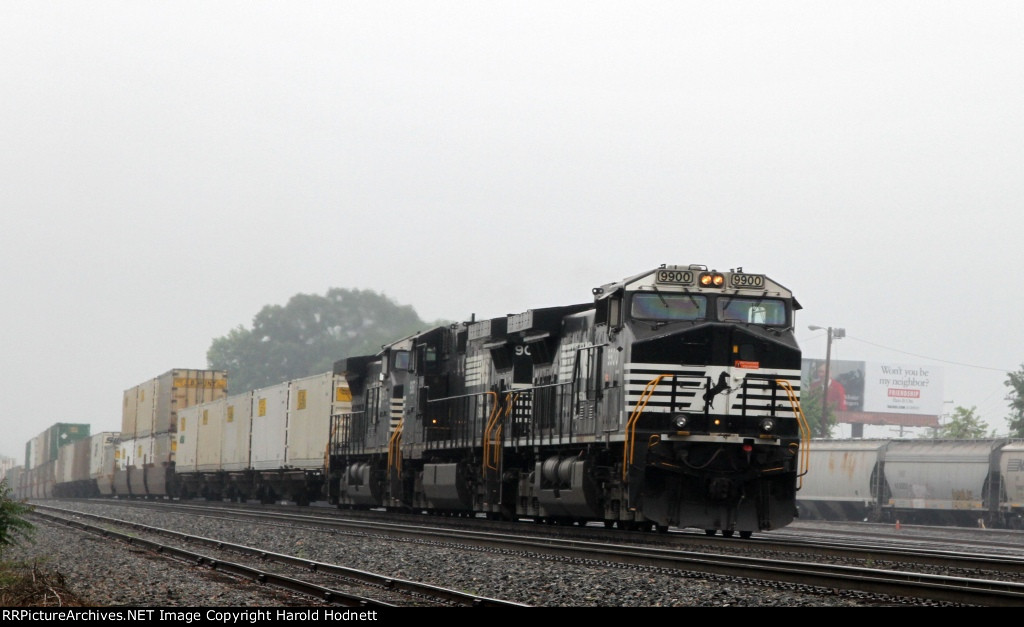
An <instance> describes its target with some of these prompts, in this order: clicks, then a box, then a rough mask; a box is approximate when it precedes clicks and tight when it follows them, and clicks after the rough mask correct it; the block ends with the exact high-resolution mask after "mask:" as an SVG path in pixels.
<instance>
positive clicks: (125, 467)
mask: <svg viewBox="0 0 1024 627" xmlns="http://www.w3.org/2000/svg"><path fill="white" fill-rule="evenodd" d="M227 390H228V378H227V373H226V372H224V371H223V370H197V369H191V368H175V369H173V370H168V371H167V372H165V373H164V374H162V375H159V376H157V377H154V378H152V379H149V380H148V381H144V382H143V383H141V384H139V385H137V386H135V387H133V388H131V389H128V390H125V392H124V408H123V413H122V419H121V427H122V431H121V438H122V440H124V441H125V442H128V441H132V446H122V447H121V448H120V450H119V459H118V466H117V470H116V471H115V481H114V483H115V486H119V487H120V486H126V487H127V489H128V490H129V491H130V494H132V495H135V496H174V492H175V489H176V487H175V485H174V464H175V453H176V450H177V446H178V437H177V432H178V422H179V420H178V413H179V412H180V411H182V410H183V409H186V408H188V407H192V406H195V405H201V404H203V403H208V402H212V401H215V400H219V399H223V398H226V397H227ZM118 493H120V489H119V491H118Z"/></svg>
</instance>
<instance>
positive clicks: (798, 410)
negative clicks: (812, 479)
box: [775, 379, 811, 490]
mask: <svg viewBox="0 0 1024 627" xmlns="http://www.w3.org/2000/svg"><path fill="white" fill-rule="evenodd" d="M775 383H776V384H777V385H778V386H779V387H780V388H782V389H783V390H784V391H785V392H786V396H788V397H789V404H790V405H792V406H793V413H794V414H796V420H797V424H798V425H799V426H800V439H801V440H803V443H802V446H801V447H800V467H799V469H798V470H797V477H798V479H799V481H798V483H797V488H796V489H797V490H799V489H800V488H802V487H803V485H804V475H805V474H807V467H808V465H809V463H810V462H809V459H810V458H809V455H810V453H811V451H810V448H811V427H810V426H809V425H808V424H807V417H806V416H804V410H803V408H802V407H800V399H798V398H797V397H796V392H795V391H794V390H793V386H792V385H791V384H790V383H789V381H786V380H785V379H776V380H775Z"/></svg>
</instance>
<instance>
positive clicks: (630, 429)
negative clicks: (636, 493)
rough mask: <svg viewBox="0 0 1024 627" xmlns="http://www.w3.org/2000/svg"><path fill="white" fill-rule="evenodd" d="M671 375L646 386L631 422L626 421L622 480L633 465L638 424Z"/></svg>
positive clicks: (656, 378) (631, 415)
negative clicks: (657, 390) (653, 397)
mask: <svg viewBox="0 0 1024 627" xmlns="http://www.w3.org/2000/svg"><path fill="white" fill-rule="evenodd" d="M670 376H672V375H670V374H659V375H658V376H656V377H654V378H653V379H651V380H650V381H648V382H647V385H645V386H644V391H643V393H642V394H640V398H639V400H637V403H636V407H635V408H634V409H633V413H632V414H630V415H629V420H627V421H626V441H625V442H624V445H625V446H624V447H623V449H622V480H623V481H625V480H626V475H627V474H628V473H629V465H630V464H632V463H633V439H634V438H635V437H636V423H637V421H638V420H640V415H641V414H643V413H644V408H645V407H647V403H649V402H650V400H651V396H653V395H654V390H655V389H656V388H657V387H658V384H659V383H661V380H662V379H664V378H665V377H670Z"/></svg>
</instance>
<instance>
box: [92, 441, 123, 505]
mask: <svg viewBox="0 0 1024 627" xmlns="http://www.w3.org/2000/svg"><path fill="white" fill-rule="evenodd" d="M117 437H118V434H117V433H114V432H112V431H104V432H102V433H97V434H95V435H93V436H92V437H90V438H89V450H90V451H91V452H90V454H89V478H90V479H92V480H93V481H95V482H96V487H97V488H98V489H99V491H100V494H102V495H104V496H109V495H111V494H113V493H114V451H115V449H116V447H117V445H116V444H115V443H114V442H115V441H116V440H117Z"/></svg>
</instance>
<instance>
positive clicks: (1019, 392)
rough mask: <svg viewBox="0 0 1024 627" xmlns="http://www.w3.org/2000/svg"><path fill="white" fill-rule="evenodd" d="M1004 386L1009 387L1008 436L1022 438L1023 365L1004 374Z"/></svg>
mask: <svg viewBox="0 0 1024 627" xmlns="http://www.w3.org/2000/svg"><path fill="white" fill-rule="evenodd" d="M1006 387H1008V388H1010V393H1009V394H1007V395H1006V400H1008V401H1010V415H1009V416H1008V417H1007V419H1006V420H1007V422H1009V423H1010V437H1012V438H1024V365H1022V366H1021V369H1020V370H1018V371H1016V372H1011V373H1009V374H1008V375H1007V376H1006Z"/></svg>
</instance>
